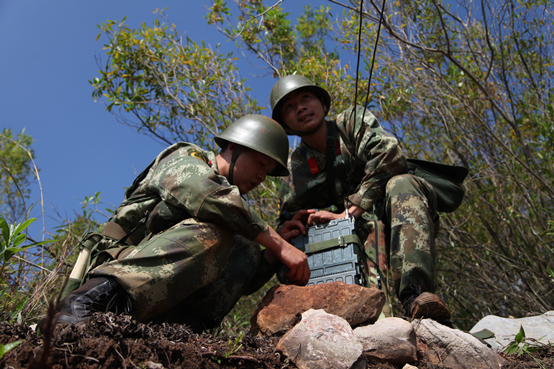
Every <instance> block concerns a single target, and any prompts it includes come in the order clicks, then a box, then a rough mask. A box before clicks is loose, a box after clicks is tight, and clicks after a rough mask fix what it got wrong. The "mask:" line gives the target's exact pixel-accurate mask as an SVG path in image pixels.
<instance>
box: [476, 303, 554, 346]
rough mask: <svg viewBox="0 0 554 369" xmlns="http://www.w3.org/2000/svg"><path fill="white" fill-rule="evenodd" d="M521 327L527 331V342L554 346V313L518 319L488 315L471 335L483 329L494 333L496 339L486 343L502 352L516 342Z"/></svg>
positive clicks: (549, 312) (488, 340)
mask: <svg viewBox="0 0 554 369" xmlns="http://www.w3.org/2000/svg"><path fill="white" fill-rule="evenodd" d="M521 326H523V330H524V331H525V338H526V340H527V342H533V340H536V341H535V342H539V343H544V344H554V311H548V312H546V313H544V314H542V315H537V316H533V317H526V318H518V319H508V318H501V317H499V316H496V315H488V316H486V317H484V318H483V319H481V320H480V321H479V322H478V323H477V324H476V325H475V326H474V327H473V328H471V330H470V333H476V332H479V331H482V330H483V329H488V330H489V331H491V332H493V333H494V335H495V337H494V338H489V339H485V342H487V343H488V344H489V345H491V347H492V349H493V350H496V351H498V352H501V351H503V350H504V349H505V348H506V347H508V346H509V345H510V344H511V343H512V342H514V339H515V337H516V334H518V333H519V329H520V327H521ZM529 339H531V340H529Z"/></svg>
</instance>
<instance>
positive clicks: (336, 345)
mask: <svg viewBox="0 0 554 369" xmlns="http://www.w3.org/2000/svg"><path fill="white" fill-rule="evenodd" d="M362 349H363V347H362V344H361V343H360V342H358V339H357V338H356V337H355V336H354V333H352V328H351V327H350V324H348V322H347V321H346V320H344V319H342V318H340V317H338V316H336V315H331V314H327V313H326V312H325V311H323V310H308V311H306V312H305V313H303V314H302V321H301V322H300V323H298V324H297V325H296V326H294V328H292V329H291V330H290V331H288V332H287V333H286V334H285V335H284V336H283V337H282V338H281V340H279V343H278V344H277V350H279V351H281V352H282V353H283V354H284V355H286V356H287V357H288V358H290V360H291V361H292V362H293V363H294V364H295V365H296V366H297V367H298V368H300V369H350V368H356V369H362V368H365V367H366V360H365V356H364V355H363V352H362Z"/></svg>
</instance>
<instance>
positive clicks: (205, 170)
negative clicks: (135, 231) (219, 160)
mask: <svg viewBox="0 0 554 369" xmlns="http://www.w3.org/2000/svg"><path fill="white" fill-rule="evenodd" d="M191 153H192V154H191ZM209 161H210V160H209V159H208V157H207V156H206V155H205V154H204V153H203V152H202V151H200V150H199V149H198V148H197V147H195V146H192V145H190V146H184V147H180V148H179V149H177V150H175V151H173V152H170V153H168V154H167V155H166V156H164V157H160V158H159V161H158V163H156V165H154V166H153V167H152V172H151V173H150V174H149V177H150V178H151V179H150V181H149V183H148V187H149V190H150V191H153V192H156V193H159V195H160V197H161V198H162V200H163V201H166V202H167V203H169V204H171V205H173V206H176V207H179V208H183V209H185V210H186V211H187V212H188V213H189V214H191V215H192V216H194V217H195V218H197V219H199V220H201V221H205V222H213V223H216V224H220V225H223V226H225V227H228V228H229V229H230V230H231V231H233V232H237V233H239V234H240V235H242V236H244V237H246V238H248V239H250V240H253V239H255V238H256V237H257V236H258V235H259V234H260V233H261V232H263V231H265V230H267V227H268V226H267V224H266V223H265V222H264V221H263V220H261V219H260V217H259V216H258V215H257V214H256V212H255V211H254V210H253V209H251V207H250V206H249V205H248V203H247V202H246V201H245V200H244V199H243V198H242V196H241V195H240V192H239V190H238V188H237V187H236V186H231V185H230V184H229V182H228V181H227V179H226V178H225V177H223V176H221V175H218V173H216V171H214V169H213V168H212V167H211V166H210V165H209V164H208V163H209Z"/></svg>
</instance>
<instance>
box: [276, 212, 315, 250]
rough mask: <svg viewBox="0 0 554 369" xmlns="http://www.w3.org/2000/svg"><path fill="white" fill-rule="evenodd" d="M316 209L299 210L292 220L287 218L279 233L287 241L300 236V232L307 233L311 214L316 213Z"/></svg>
mask: <svg viewBox="0 0 554 369" xmlns="http://www.w3.org/2000/svg"><path fill="white" fill-rule="evenodd" d="M314 213H315V210H314V209H309V210H299V211H298V212H297V213H296V214H294V217H293V218H292V219H291V220H287V221H286V222H285V223H283V225H282V226H281V228H280V229H279V235H280V236H281V237H283V239H285V240H286V241H287V242H290V240H291V239H293V238H294V237H296V236H298V235H299V234H300V233H302V234H303V235H306V227H305V225H304V224H306V222H307V220H308V217H309V215H310V214H314Z"/></svg>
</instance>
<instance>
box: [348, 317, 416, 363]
mask: <svg viewBox="0 0 554 369" xmlns="http://www.w3.org/2000/svg"><path fill="white" fill-rule="evenodd" d="M354 335H355V336H356V337H357V338H358V340H359V341H360V342H361V344H362V345H363V347H364V354H365V356H366V357H367V358H368V359H371V360H375V361H379V362H387V363H391V364H394V365H397V366H400V365H404V364H407V363H414V362H416V361H417V347H416V335H415V332H414V329H413V327H412V325H411V324H410V323H408V322H407V321H405V320H403V319H400V318H386V319H381V320H378V321H377V322H376V323H375V324H373V325H368V326H364V327H358V328H356V329H354Z"/></svg>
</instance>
